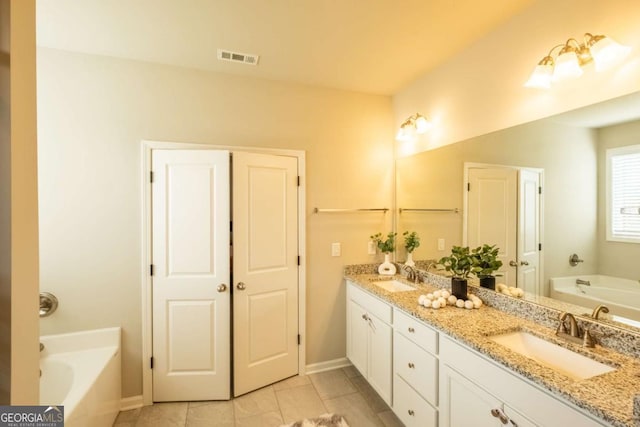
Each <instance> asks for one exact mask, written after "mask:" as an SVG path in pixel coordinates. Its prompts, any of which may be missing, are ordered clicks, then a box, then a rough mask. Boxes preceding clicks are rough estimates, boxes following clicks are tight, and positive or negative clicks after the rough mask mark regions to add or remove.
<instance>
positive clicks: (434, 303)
mask: <svg viewBox="0 0 640 427" xmlns="http://www.w3.org/2000/svg"><path fill="white" fill-rule="evenodd" d="M431 308H436V309H437V308H440V301H438V300H435V301H434V302H432V303H431Z"/></svg>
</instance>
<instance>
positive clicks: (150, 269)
mask: <svg viewBox="0 0 640 427" xmlns="http://www.w3.org/2000/svg"><path fill="white" fill-rule="evenodd" d="M149 275H151V276H153V264H151V265H150V266H149Z"/></svg>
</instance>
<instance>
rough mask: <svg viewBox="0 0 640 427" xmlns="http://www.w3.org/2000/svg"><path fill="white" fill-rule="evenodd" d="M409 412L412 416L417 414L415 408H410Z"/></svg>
mask: <svg viewBox="0 0 640 427" xmlns="http://www.w3.org/2000/svg"><path fill="white" fill-rule="evenodd" d="M407 412H408V413H409V415H411V416H412V417H413V416H414V415H415V414H416V413H415V412H413V409H409V410H408V411H407Z"/></svg>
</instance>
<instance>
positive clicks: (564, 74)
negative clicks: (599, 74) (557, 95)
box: [553, 45, 582, 81]
mask: <svg viewBox="0 0 640 427" xmlns="http://www.w3.org/2000/svg"><path fill="white" fill-rule="evenodd" d="M581 75H582V68H580V63H579V62H578V55H576V50H575V49H574V48H573V47H571V46H569V45H565V47H563V48H562V50H561V51H560V53H559V54H558V58H557V59H556V65H555V68H554V70H553V80H554V81H558V80H565V79H571V78H576V77H580V76H581Z"/></svg>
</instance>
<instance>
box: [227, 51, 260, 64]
mask: <svg viewBox="0 0 640 427" xmlns="http://www.w3.org/2000/svg"><path fill="white" fill-rule="evenodd" d="M259 58H260V57H259V56H258V55H254V54H251V53H240V52H231V51H230V50H224V49H218V59H219V60H221V61H231V62H242V63H243V64H249V65H258V59H259Z"/></svg>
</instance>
